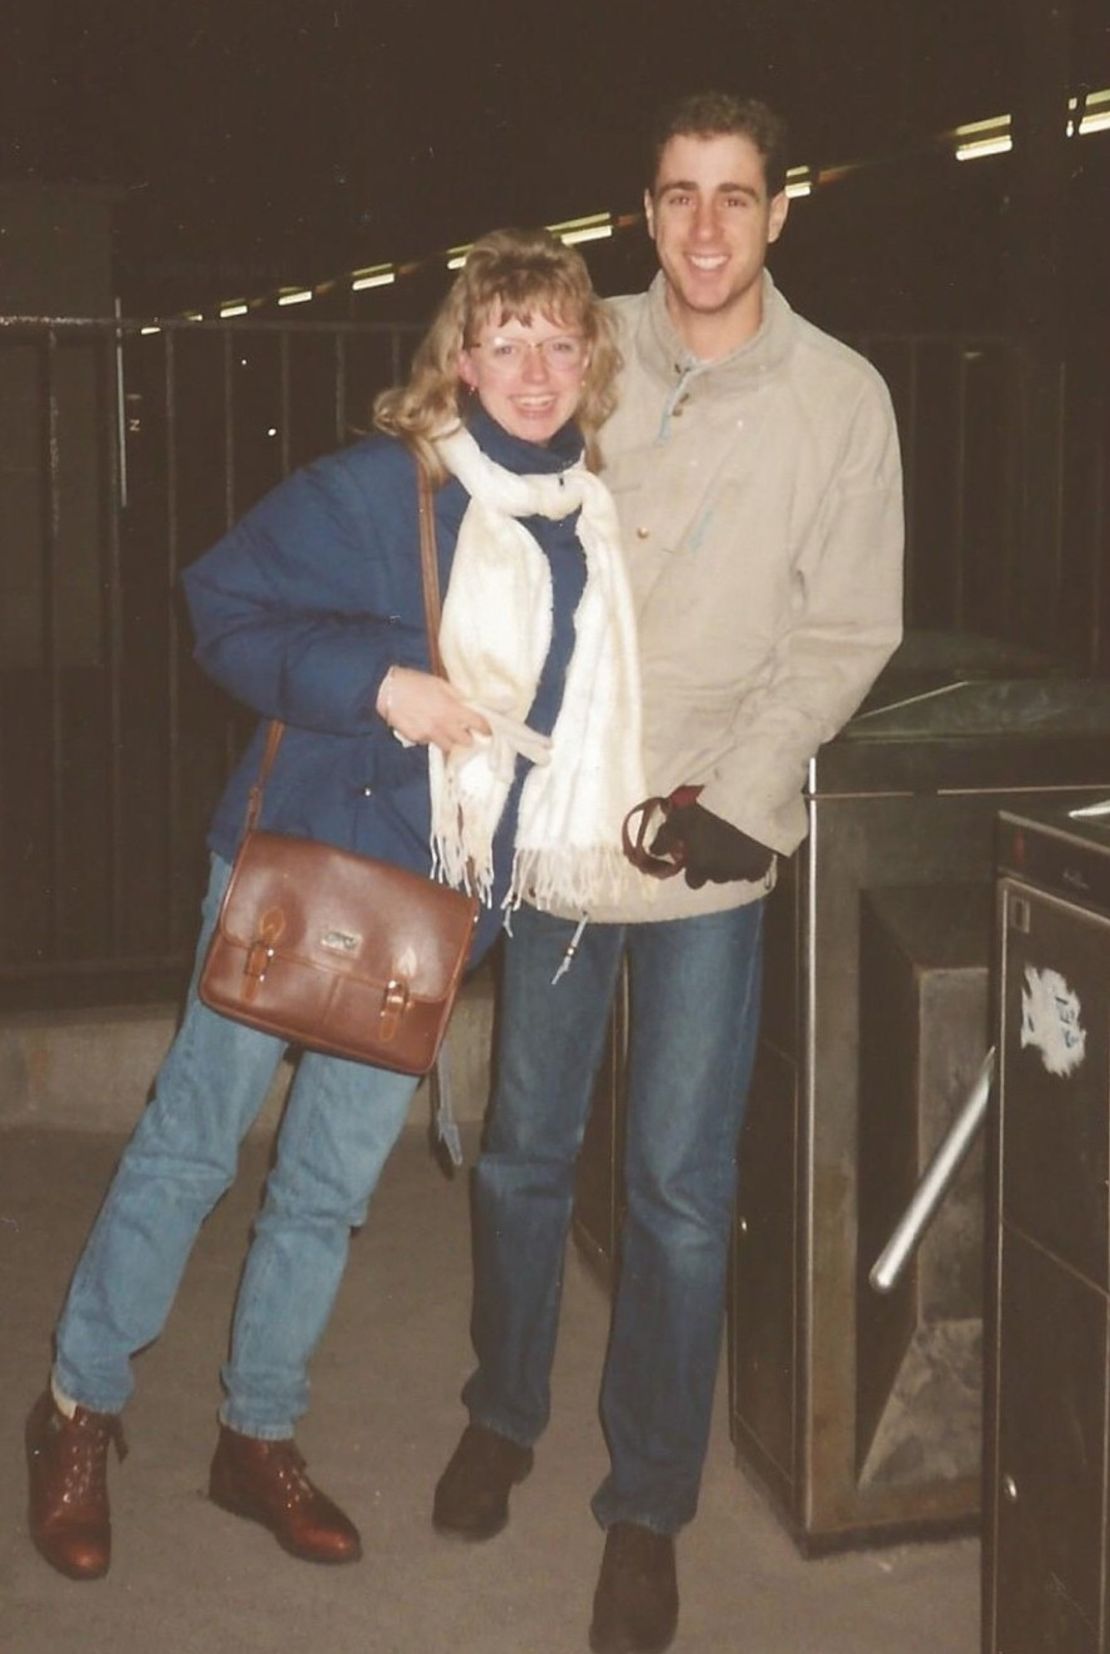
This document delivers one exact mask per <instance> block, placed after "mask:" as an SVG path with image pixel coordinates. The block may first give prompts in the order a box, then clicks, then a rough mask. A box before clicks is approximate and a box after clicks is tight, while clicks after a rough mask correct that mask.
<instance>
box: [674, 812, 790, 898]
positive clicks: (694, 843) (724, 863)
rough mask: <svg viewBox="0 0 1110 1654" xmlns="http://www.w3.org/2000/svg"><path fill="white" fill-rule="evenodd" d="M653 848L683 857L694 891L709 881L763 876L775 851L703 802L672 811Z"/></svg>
mask: <svg viewBox="0 0 1110 1654" xmlns="http://www.w3.org/2000/svg"><path fill="white" fill-rule="evenodd" d="M651 851H652V854H653V855H655V856H667V855H670V856H674V857H675V858H676V859H677V860H680V861H681V863H682V868H683V872H684V873H685V874H686V883H687V884H688V885H689V886H690V889H691V890H700V889H701V887H702V885H703V884H706V883H710V884H729V883H730V882H731V881H732V880H733V879H747V880H749V881H752V882H754V881H756V880H759V879H762V878H763V876H764V874H765V873H766V872H767V869H768V868H769V867H770V865H771V862H772V860H773V858H774V851H773V850H768V848H767V846H766V845H765V844H760V843H758V841H757V840H756V839H754V838H749V837H748V835H747V833H742V832H741V831H740V829H739V827H734V826H733V825H732V823H731V822H729V821H722V820H721V817H720V816H715V815H714V814H713V813H712V811H710V810H703V809H702V807H701V805H700V804H683V805H681V806H680V807H679V808H678V809H675V810H672V811H671V812H670V814H669V815H668V816H667V819H666V821H664V823H663V825H662V827H660V829H659V831H658V832H657V833H656V835H655V837H654V839H653V840H652V843H651Z"/></svg>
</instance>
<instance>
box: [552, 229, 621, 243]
mask: <svg viewBox="0 0 1110 1654" xmlns="http://www.w3.org/2000/svg"><path fill="white" fill-rule="evenodd" d="M558 233H559V240H560V241H561V242H562V243H563V245H564V246H565V247H574V246H576V245H577V244H578V242H580V241H605V240H606V239H607V238H608V237H609V236H611V235H612V233H613V226H612V225H611V224H595V225H594V226H593V228H592V229H587V230H560V231H559V232H558Z"/></svg>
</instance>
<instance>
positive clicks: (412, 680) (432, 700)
mask: <svg viewBox="0 0 1110 1654" xmlns="http://www.w3.org/2000/svg"><path fill="white" fill-rule="evenodd" d="M377 711H378V713H379V715H380V716H381V717H382V718H384V719H385V721H386V723H387V724H388V725H389V727H390V729H395V730H396V731H397V733H398V734H399V735H403V736H404V737H405V740H406V741H412V742H413V743H414V744H415V745H417V746H427V745H428V744H429V743H430V742H433V741H434V742H435V744H436V746H437V747H442V749H443V751H444V752H447V753H449V752H450V751H451V749H452V748H453V747H469V746H472V745H473V742H474V736H475V735H476V734H477V735H488V734H489V725H488V724H487V722H486V720H485V719H484V718H483V717H482V714H481V713H480V712H476V711H475V709H474V708H473V707H472V706H467V704H466V702H465V701H464V700H463V698H462V696H461V695H460V694H459V692H458V690H457V689H454V688H452V686H451V684H449V683H448V682H447V679H446V678H439V677H436V676H435V675H434V674H433V673H431V672H417V671H414V670H413V669H412V668H411V667H408V666H394V667H393V668H392V669H391V670H390V671H389V672H388V673H387V674H386V677H385V679H384V680H383V682H382V687H381V689H380V691H379V693H378V702H377Z"/></svg>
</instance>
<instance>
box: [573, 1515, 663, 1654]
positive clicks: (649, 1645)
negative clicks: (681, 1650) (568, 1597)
mask: <svg viewBox="0 0 1110 1654" xmlns="http://www.w3.org/2000/svg"><path fill="white" fill-rule="evenodd" d="M677 1626H678V1583H677V1581H676V1579H675V1568H674V1537H673V1535H671V1534H669V1533H653V1532H652V1531H651V1529H650V1528H642V1527H640V1525H639V1523H637V1522H614V1524H613V1526H612V1527H611V1528H610V1529H609V1532H608V1533H607V1534H606V1536H605V1555H604V1557H603V1558H602V1561H601V1573H600V1575H599V1576H598V1581H597V1590H596V1591H595V1592H594V1617H593V1623H592V1624H591V1626H590V1647H591V1648H592V1649H593V1651H594V1654H662V1650H663V1649H664V1648H669V1647H670V1645H671V1641H672V1639H673V1637H674V1634H675V1630H676V1629H677Z"/></svg>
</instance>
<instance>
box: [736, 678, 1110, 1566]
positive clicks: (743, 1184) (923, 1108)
mask: <svg viewBox="0 0 1110 1654" xmlns="http://www.w3.org/2000/svg"><path fill="white" fill-rule="evenodd" d="M897 690H898V681H897V675H896V673H895V674H891V675H890V677H889V678H888V680H887V682H886V683H885V684H884V683H883V682H882V681H880V685H879V689H878V694H877V696H876V697H874V698H873V700H872V704H871V708H870V709H869V710H865V712H864V713H863V714H862V715H861V716H859V717H857V718H856V719H855V720H854V721H853V722H852V723H851V724H850V725H849V726H848V728H847V729H846V730H845V731H844V732H843V733H842V734H841V736H840V737H839V738H838V739H837V740H836V741H834V742H831V743H830V744H829V745H828V746H826V747H825V748H823V749H822V751H821V752H820V754H819V755H818V757H817V759H816V761H815V762H814V764H813V765H812V766H811V773H810V784H809V800H808V802H809V812H810V836H809V839H808V841H807V843H806V844H805V845H804V846H803V847H802V849H801V851H800V852H799V854H798V855H797V856H796V857H795V858H794V859H793V860H792V862H791V863H790V865H789V866H788V867H787V868H786V869H784V877H783V878H782V880H781V887H780V888H779V889H778V890H776V891H775V893H774V895H773V896H772V898H771V901H770V903H769V906H768V915H767V920H768V924H767V948H768V951H767V972H766V983H765V992H764V1005H765V1010H764V1027H763V1037H762V1041H761V1046H760V1053H759V1060H758V1063H757V1069H756V1076H755V1083H754V1085H753V1089H752V1096H751V1101H750V1106H749V1113H748V1119H747V1121H746V1124H745V1129H744V1134H743V1139H742V1146H741V1156H740V1168H741V1169H740V1191H739V1196H738V1205H737V1223H736V1244H735V1253H734V1268H733V1278H732V1289H731V1304H730V1310H731V1314H730V1350H729V1356H730V1359H729V1376H730V1384H729V1392H730V1408H731V1424H732V1431H733V1439H734V1442H735V1445H736V1451H737V1455H738V1458H739V1459H740V1460H741V1461H742V1462H743V1463H744V1464H745V1465H746V1466H747V1467H748V1468H749V1469H750V1470H752V1471H753V1472H754V1473H755V1474H756V1476H757V1477H758V1478H759V1479H760V1480H761V1481H762V1482H763V1483H764V1484H765V1485H766V1487H767V1488H768V1489H769V1491H770V1493H771V1495H772V1497H773V1499H774V1501H775V1503H776V1505H777V1506H778V1508H779V1510H780V1512H781V1514H782V1516H783V1519H784V1521H785V1523H786V1525H787V1526H788V1528H789V1529H790V1531H791V1532H792V1534H793V1535H794V1537H795V1539H796V1541H797V1543H798V1544H799V1546H800V1547H801V1548H802V1549H803V1550H804V1551H807V1552H816V1551H820V1550H827V1549H831V1548H834V1547H836V1546H840V1545H844V1544H855V1543H861V1542H867V1541H879V1540H885V1539H888V1538H892V1537H897V1536H904V1535H911V1534H924V1533H929V1532H944V1531H953V1530H955V1529H957V1528H958V1527H960V1526H962V1525H968V1524H971V1523H974V1522H975V1521H976V1519H977V1516H978V1512H979V1508H980V1416H981V1415H980V1405H979V1402H980V1385H981V1326H982V1322H981V1294H982V1260H983V1225H982V1187H983V1179H982V1171H981V1168H982V1153H981V1150H978V1149H977V1150H974V1151H973V1153H972V1156H971V1158H970V1159H969V1160H968V1161H967V1162H966V1163H965V1165H964V1167H963V1169H962V1171H961V1172H960V1174H959V1177H958V1179H957V1181H956V1184H955V1186H954V1188H953V1191H952V1194H951V1196H950V1198H949V1200H948V1201H947V1202H946V1204H945V1206H944V1207H943V1208H942V1210H941V1213H940V1216H939V1217H938V1219H937V1222H936V1223H935V1224H934V1226H933V1228H932V1229H931V1230H930V1232H929V1234H928V1236H927V1239H926V1242H925V1244H924V1245H923V1247H922V1248H921V1250H920V1251H919V1252H918V1254H917V1255H916V1256H915V1257H914V1258H913V1260H912V1261H911V1263H910V1266H909V1267H908V1268H907V1269H906V1271H905V1272H904V1274H903V1276H902V1278H901V1279H900V1281H899V1282H898V1284H897V1286H896V1287H895V1288H894V1290H893V1291H891V1292H890V1293H887V1294H885V1295H883V1297H881V1298H879V1297H877V1295H876V1294H875V1291H874V1289H873V1287H872V1285H871V1284H870V1281H869V1278H868V1277H869V1273H870V1270H871V1267H872V1265H873V1264H874V1262H875V1259H876V1256H877V1254H878V1252H879V1251H880V1250H881V1248H882V1246H883V1244H884V1242H885V1240H886V1236H887V1233H888V1232H889V1227H890V1224H891V1222H892V1221H893V1220H894V1219H895V1218H896V1216H897V1213H898V1208H899V1205H900V1203H901V1201H902V1200H903V1198H909V1197H910V1196H911V1195H912V1193H913V1188H914V1184H915V1182H916V1179H917V1177H918V1175H919V1174H920V1171H921V1169H922V1166H923V1165H924V1163H925V1161H926V1160H927V1158H928V1155H929V1153H930V1152H931V1149H932V1147H933V1146H934V1145H935V1143H936V1142H937V1141H938V1140H939V1139H940V1138H941V1137H942V1136H943V1135H944V1133H945V1132H946V1131H947V1129H948V1126H949V1124H950V1122H951V1121H952V1120H953V1119H954V1117H955V1116H956V1115H957V1114H958V1113H959V1111H960V1110H961V1109H962V1107H963V1104H964V1102H965V1099H966V1097H967V1095H968V1091H969V1089H970V1088H972V1087H973V1086H974V1084H975V1081H976V1076H977V1074H978V1073H979V1071H980V1069H981V1067H982V1064H983V1061H984V1058H985V1056H986V1053H987V1051H988V1047H989V1044H990V1023H989V1013H988V997H989V996H988V979H989V967H990V954H991V932H992V926H991V923H990V918H989V913H990V905H989V896H990V891H991V889H992V885H993V877H994V829H995V818H996V816H997V813H998V811H999V810H1000V809H1002V808H1005V807H1010V808H1013V807H1015V806H1016V805H1018V804H1022V803H1027V802H1028V803H1035V802H1036V801H1038V800H1041V801H1048V800H1051V799H1054V798H1057V799H1060V800H1067V799H1073V800H1075V801H1076V802H1080V801H1084V800H1089V799H1091V798H1093V797H1096V796H1098V794H1099V792H1100V791H1102V790H1105V788H1106V787H1107V785H1108V784H1110V684H1106V683H1101V682H1091V681H1086V680H1074V679H1067V678H1061V677H1055V676H1049V675H1045V676H1043V677H1026V678H984V679H981V680H974V679H971V678H967V679H964V680H962V681H957V682H955V683H952V684H949V685H947V686H943V687H939V688H935V689H932V690H926V691H925V693H924V694H923V695H916V696H914V697H912V698H905V699H903V698H901V697H899V695H898V693H897ZM884 697H886V698H887V699H888V701H889V702H892V703H893V704H885V705H884V704H883V700H884Z"/></svg>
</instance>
